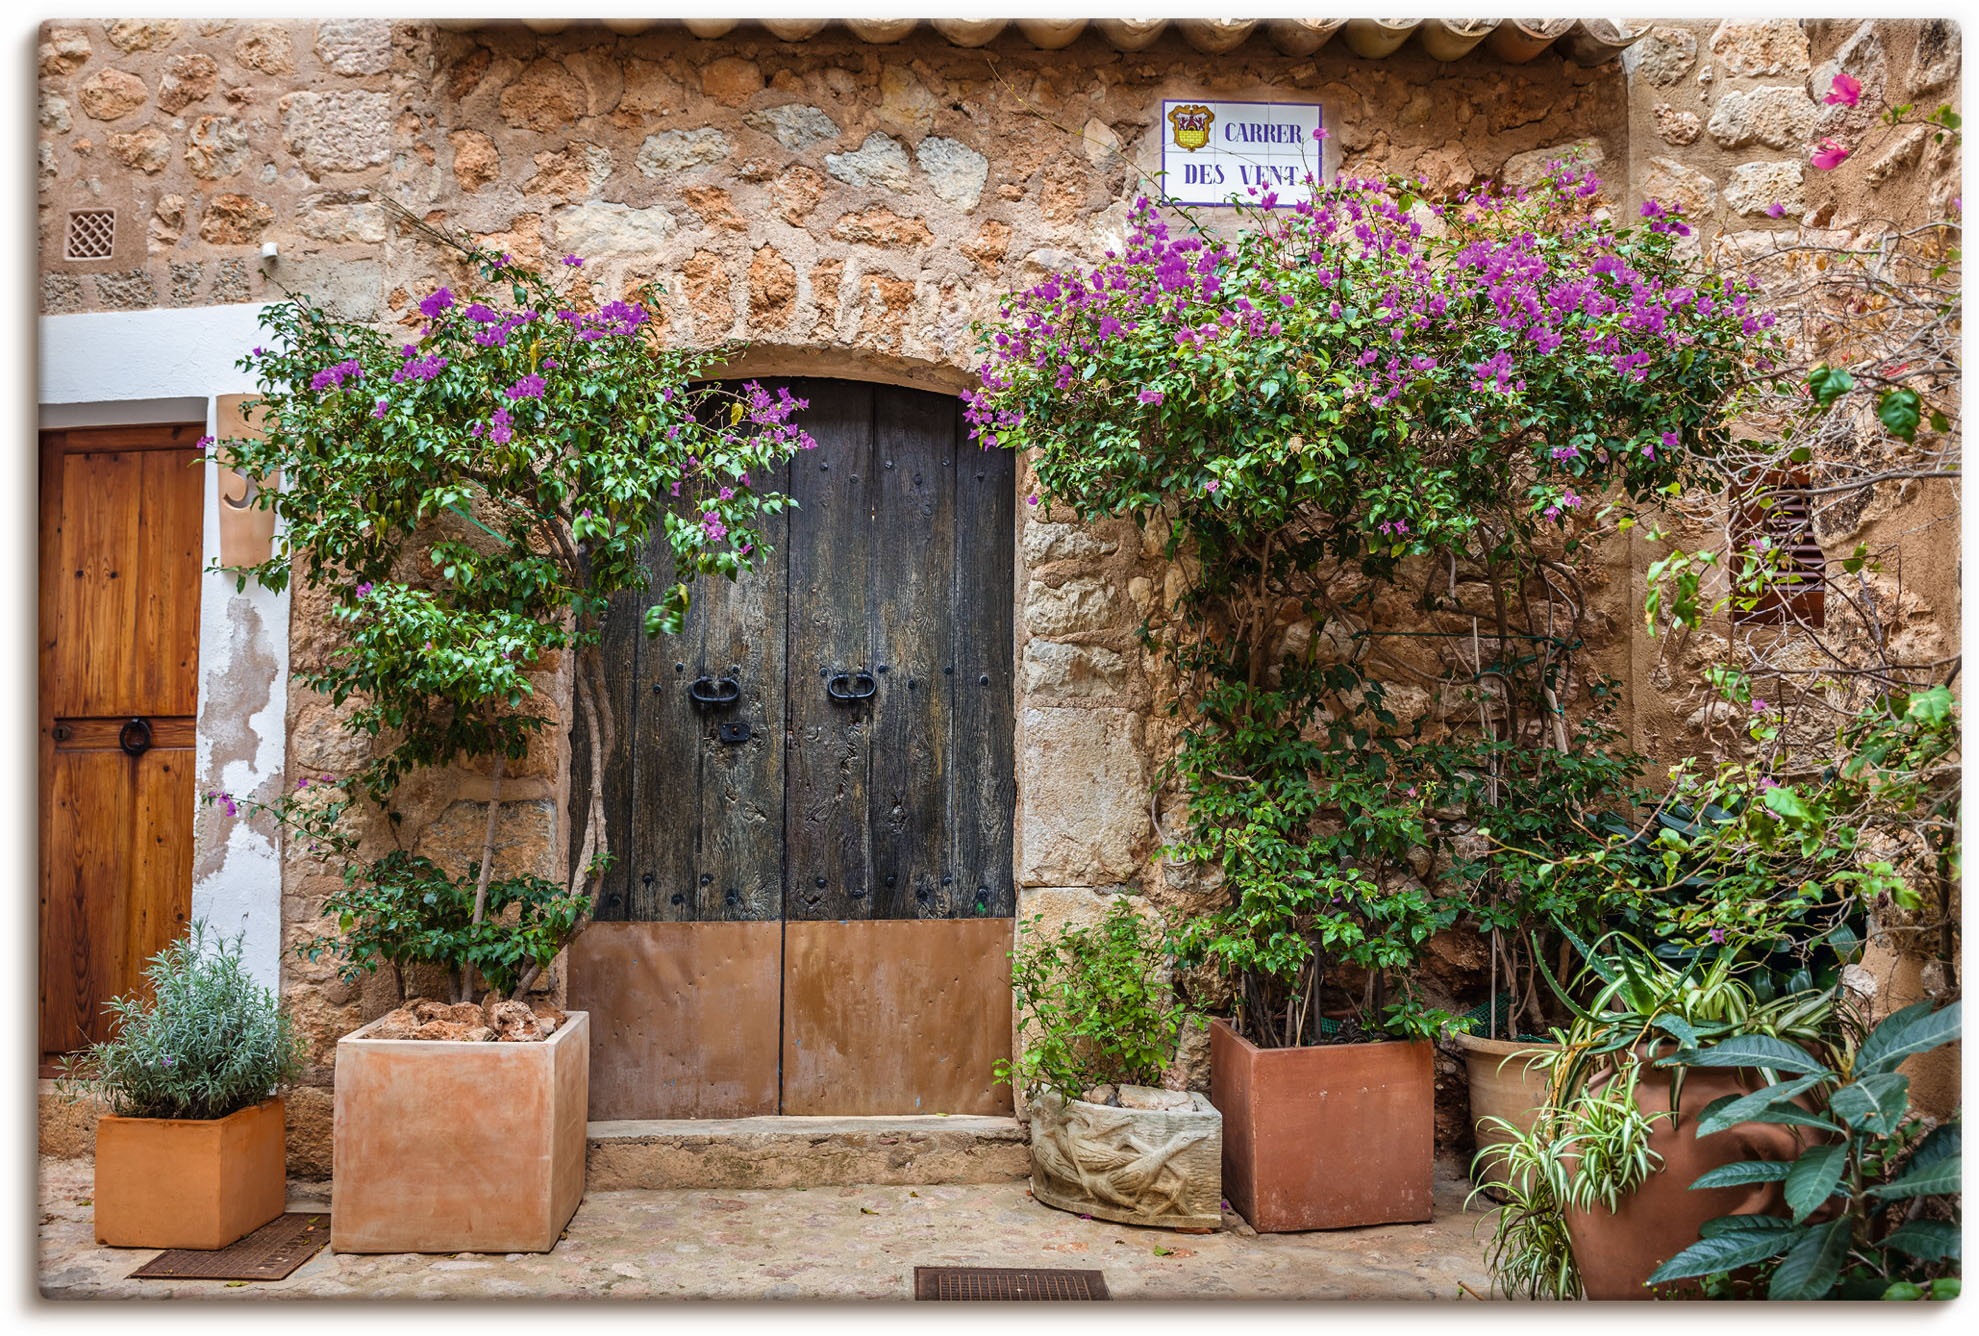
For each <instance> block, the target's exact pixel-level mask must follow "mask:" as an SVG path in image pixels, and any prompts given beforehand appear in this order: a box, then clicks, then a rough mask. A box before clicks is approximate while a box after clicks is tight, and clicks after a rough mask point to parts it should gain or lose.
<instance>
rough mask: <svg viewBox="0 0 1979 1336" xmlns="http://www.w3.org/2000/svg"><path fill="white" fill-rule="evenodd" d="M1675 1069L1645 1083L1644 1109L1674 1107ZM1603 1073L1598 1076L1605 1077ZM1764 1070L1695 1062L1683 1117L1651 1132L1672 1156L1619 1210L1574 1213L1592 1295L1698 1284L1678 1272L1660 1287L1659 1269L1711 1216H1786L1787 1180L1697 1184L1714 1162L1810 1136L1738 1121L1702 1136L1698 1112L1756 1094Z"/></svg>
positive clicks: (1771, 1151)
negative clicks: (1655, 1277) (1655, 1275)
mask: <svg viewBox="0 0 1979 1336" xmlns="http://www.w3.org/2000/svg"><path fill="white" fill-rule="evenodd" d="M1670 1075H1671V1073H1670V1072H1669V1071H1667V1070H1654V1069H1652V1071H1650V1072H1647V1073H1645V1074H1644V1075H1643V1078H1642V1080H1641V1083H1640V1084H1638V1085H1637V1087H1636V1094H1635V1099H1636V1106H1637V1107H1638V1108H1640V1109H1641V1110H1642V1111H1643V1112H1644V1113H1648V1114H1656V1113H1666V1112H1668V1111H1669V1109H1670ZM1597 1079H1598V1078H1597ZM1761 1084H1762V1081H1761V1078H1760V1076H1759V1074H1758V1073H1757V1072H1756V1071H1753V1070H1751V1069H1749V1068H1736V1069H1725V1068H1712V1067H1694V1068H1691V1069H1689V1070H1688V1071H1687V1072H1686V1073H1685V1076H1684V1084H1683V1095H1682V1105H1683V1112H1682V1118H1681V1120H1680V1121H1675V1122H1673V1121H1672V1120H1669V1119H1663V1120H1661V1121H1659V1122H1657V1123H1656V1125H1655V1129H1654V1131H1652V1132H1651V1133H1650V1137H1649V1146H1650V1149H1652V1150H1654V1151H1655V1152H1656V1153H1657V1154H1659V1155H1661V1156H1662V1157H1663V1165H1662V1168H1660V1169H1658V1170H1655V1171H1653V1172H1652V1173H1651V1174H1650V1175H1649V1177H1648V1179H1647V1180H1645V1181H1644V1183H1643V1184H1642V1186H1641V1187H1639V1188H1637V1189H1636V1190H1635V1191H1634V1192H1633V1193H1630V1194H1629V1195H1628V1196H1626V1197H1623V1198H1622V1199H1621V1200H1620V1202H1619V1203H1618V1209H1616V1210H1614V1211H1609V1210H1607V1209H1605V1208H1603V1207H1599V1206H1597V1207H1595V1208H1594V1209H1593V1210H1592V1211H1577V1210H1573V1209H1571V1208H1570V1209H1568V1210H1567V1211H1566V1212H1565V1215H1566V1225H1567V1236H1568V1238H1569V1239H1571V1240H1572V1242H1573V1249H1574V1265H1575V1267H1576V1268H1577V1269H1578V1270H1579V1271H1580V1279H1581V1288H1582V1290H1583V1291H1584V1292H1585V1293H1586V1297H1588V1298H1589V1299H1650V1298H1672V1297H1676V1296H1679V1295H1683V1294H1694V1293H1696V1292H1697V1286H1696V1284H1695V1282H1691V1281H1673V1282H1670V1283H1667V1284H1663V1285H1658V1286H1656V1287H1655V1289H1653V1290H1652V1289H1650V1288H1648V1287H1647V1285H1646V1284H1645V1282H1646V1281H1647V1280H1648V1279H1649V1276H1650V1273H1651V1272H1653V1271H1655V1270H1656V1268H1657V1267H1659V1266H1661V1265H1663V1263H1665V1262H1667V1261H1669V1260H1670V1258H1672V1257H1674V1256H1676V1255H1677V1254H1678V1253H1680V1252H1682V1251H1683V1250H1684V1249H1685V1248H1688V1247H1689V1246H1690V1245H1691V1244H1693V1243H1695V1242H1697V1239H1698V1231H1699V1230H1700V1229H1702V1228H1703V1226H1704V1223H1705V1221H1707V1220H1715V1219H1717V1218H1718V1217H1719V1216H1721V1215H1748V1214H1770V1215H1784V1214H1785V1213H1786V1200H1785V1197H1784V1195H1783V1194H1782V1192H1781V1188H1780V1185H1779V1184H1778V1183H1754V1184H1750V1185H1748V1186H1744V1187H1729V1188H1707V1189H1705V1190H1704V1191H1702V1192H1695V1191H1692V1190H1691V1186H1690V1185H1691V1184H1692V1183H1694V1182H1696V1181H1697V1178H1698V1176H1699V1175H1701V1174H1703V1173H1705V1172H1706V1171H1707V1170H1711V1169H1716V1168H1717V1167H1718V1166H1719V1165H1724V1164H1730V1163H1732V1162H1733V1161H1735V1160H1792V1159H1796V1158H1798V1157H1799V1155H1800V1153H1801V1150H1802V1149H1803V1148H1804V1145H1805V1142H1804V1140H1803V1137H1802V1136H1801V1135H1798V1133H1800V1132H1802V1131H1804V1129H1796V1128H1792V1127H1782V1126H1780V1125H1779V1124H1777V1123H1737V1124H1735V1125H1733V1126H1731V1127H1728V1128H1726V1129H1725V1130H1724V1131H1722V1132H1714V1133H1712V1134H1711V1135H1710V1136H1707V1137H1702V1138H1700V1137H1698V1136H1697V1135H1696V1128H1697V1117H1698V1115H1699V1114H1700V1113H1702V1112H1703V1110H1704V1108H1705V1106H1706V1105H1708V1104H1710V1103H1711V1101H1712V1100H1714V1099H1718V1098H1719V1097H1721V1096H1724V1095H1743V1094H1749V1093H1751V1092H1752V1091H1754V1090H1757V1089H1759V1087H1760V1085H1761Z"/></svg>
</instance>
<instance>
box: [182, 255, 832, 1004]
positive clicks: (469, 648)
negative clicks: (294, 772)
mask: <svg viewBox="0 0 1979 1336" xmlns="http://www.w3.org/2000/svg"><path fill="white" fill-rule="evenodd" d="M424 230H426V231H427V232H428V234H429V235H430V236H433V237H435V238H436V239H438V240H440V241H442V242H443V243H445V244H446V245H447V246H448V247H450V248H451V249H452V251H453V253H454V254H455V255H456V256H457V257H458V259H459V261H460V264H461V267H462V269H463V271H464V272H467V273H470V274H475V275H478V278H479V280H480V283H481V285H482V286H483V290H482V291H479V292H466V291H462V292H458V293H456V292H455V291H453V290H452V289H451V288H449V287H446V286H436V287H434V288H433V289H432V290H431V291H429V292H427V293H425V294H424V295H423V296H422V297H421V298H420V300H419V302H418V310H417V317H416V319H414V318H409V319H408V321H407V322H406V323H405V325H404V326H402V327H399V328H393V329H380V328H375V327H373V326H370V325H365V324H361V323H358V322H355V321H350V320H344V319H338V318H335V317H333V316H332V315H331V314H329V313H328V312H326V311H325V310H324V309H323V308H322V307H321V306H319V305H317V304H315V303H313V302H311V301H310V300H308V299H307V298H294V299H291V300H287V301H283V302H280V303H277V304H275V305H273V306H271V307H270V308H269V309H268V310H267V311H266V312H264V313H263V315H262V324H263V326H264V328H265V329H266V330H267V333H268V343H267V346H266V347H265V348H256V349H255V350H254V351H253V352H252V353H251V354H250V355H249V356H248V357H247V358H245V359H244V360H243V363H242V365H243V367H244V368H245V369H248V370H251V371H252V372H253V373H254V374H255V375H256V376H257V377H258V379H259V385H260V394H259V396H258V398H257V399H256V400H254V401H253V402H251V403H250V404H249V405H248V409H249V411H250V412H251V414H252V421H253V424H254V425H255V427H256V428H258V430H259V432H260V434H259V435H256V436H252V437H248V438H246V439H239V440H227V441H223V442H219V443H218V447H217V448H218V449H220V450H222V451H223V452H224V454H225V456H226V458H227V460H228V462H229V463H230V464H231V465H232V466H233V467H235V468H237V469H239V470H241V471H242V472H244V473H246V474H248V475H250V476H260V477H275V476H277V475H279V478H280V486H279V487H271V488H268V489H266V490H264V491H262V492H261V493H260V494H259V497H260V500H259V504H262V505H264V506H268V507H272V508H273V510H274V511H275V513H276V514H277V516H279V517H280V520H281V522H282V527H281V531H280V533H279V534H278V536H277V538H276V540H275V548H274V551H273V553H272V554H271V556H270V557H269V559H268V560H267V561H265V562H262V563H260V564H259V565H256V566H252V567H248V568H245V569H243V570H241V571H240V573H239V576H240V582H241V584H242V586H243V587H245V584H246V582H247V581H248V580H249V579H253V580H257V581H259V582H260V583H261V584H262V585H264V586H266V587H268V588H270V589H276V590H279V589H282V588H285V587H286V586H287V584H288V583H289V581H290V580H291V578H294V579H297V580H300V581H301V582H302V583H303V584H304V585H307V586H309V587H311V588H312V589H314V590H316V591H319V592H320V594H321V595H323V596H324V597H325V598H326V600H327V603H328V614H327V615H328V617H329V619H330V621H331V622H332V623H333V624H334V626H335V628H336V630H337V631H338V632H339V633H340V639H339V641H338V643H337V644H336V646H335V647H334V648H333V649H331V650H330V651H329V652H328V653H327V654H326V655H325V656H324V657H323V658H322V659H321V661H320V662H317V663H312V664H310V665H308V666H306V667H303V668H301V669H299V671H298V673H297V676H298V678H299V679H300V680H301V681H302V682H303V683H304V684H305V685H306V686H308V687H309V688H310V689H311V690H313V691H317V692H321V693H322V694H323V695H325V696H327V697H328V698H329V699H330V700H331V701H332V702H333V703H334V704H336V705H337V706H339V707H341V708H342V709H343V711H344V718H345V726H346V727H347V728H348V729H349V730H350V731H352V732H353V733H355V734H357V735H358V736H360V737H361V738H363V739H364V740H365V741H366V742H367V744H369V748H368V750H369V757H370V759H368V760H367V761H366V762H365V763H364V764H363V765H362V766H361V767H359V768H357V769H356V770H355V771H354V772H352V773H350V774H347V775H342V776H336V777H325V779H323V780H318V781H315V782H314V784H313V786H312V783H311V781H310V780H308V779H305V780H304V781H302V782H301V784H300V785H299V787H298V789H297V790H296V791H294V792H291V793H289V794H288V795H286V796H284V797H282V798H281V799H280V800H279V801H276V802H267V803H264V802H260V801H259V800H252V801H254V802H255V805H256V806H257V807H258V808H260V809H263V810H268V811H270V812H272V813H273V814H274V815H275V816H276V817H277V818H278V819H281V820H284V821H286V822H287V823H288V824H289V825H290V827H291V829H292V830H293V831H294V832H295V834H296V835H297V836H298V837H299V838H302V839H305V840H307V841H309V842H310V846H311V848H312V849H313V851H315V852H317V853H319V854H321V855H322V856H324V857H326V858H334V859H337V860H339V861H342V862H343V863H344V867H345V887H344V890H343V891H342V892H341V893H340V894H339V895H337V896H333V897H332V898H331V900H330V902H329V903H327V904H326V905H325V907H324V908H325V912H326V913H328V914H330V915H333V916H335V917H336V918H337V920H338V925H339V930H340V934H341V935H340V937H339V938H338V939H337V940H336V941H335V942H333V943H332V942H322V941H319V942H317V943H313V944H311V947H310V948H309V949H310V950H311V951H312V952H316V951H321V950H324V949H326V948H327V949H333V950H335V951H337V952H338V953H340V954H341V955H342V956H343V957H344V959H345V961H346V963H347V965H348V966H349V967H351V968H356V969H369V968H373V967H375V966H376V965H378V964H380V963H389V964H391V965H393V966H395V967H396V966H402V965H406V964H421V963H426V964H442V965H445V966H447V967H449V968H450V969H451V970H452V971H453V972H454V976H455V987H456V993H457V996H465V995H466V993H467V991H468V990H469V989H470V988H471V987H472V986H473V984H474V977H473V976H474V975H475V974H477V973H478V974H479V976H480V978H481V980H482V981H484V982H485V983H487V984H488V985H490V986H492V987H494V988H495V989H496V990H497V991H502V992H507V993H519V992H521V991H522V990H524V989H526V988H527V987H528V986H529V984H530V983H531V982H533V981H534V979H535V978H536V977H537V975H538V974H539V973H540V971H541V970H542V969H543V968H544V967H546V966H547V964H548V963H549V961H550V959H551V958H552V957H553V956H554V955H555V954H556V952H557V951H558V950H559V949H561V947H562V946H563V945H564V944H565V942H566V941H568V939H569V938H570V936H571V935H572V934H573V933H574V932H576V931H577V930H579V929H580V928H581V926H582V924H583V923H584V922H585V921H586V915H587V913H588V912H589V911H590V910H591V909H592V908H593V902H594V900H595V897H596V895H597V893H598V887H599V874H600V873H601V872H602V871H603V869H604V867H605V865H606V863H607V860H608V859H609V858H610V850H609V849H608V848H607V847H606V843H605V830H604V819H603V806H602V803H603V799H602V793H603V787H604V786H603V784H602V782H601V776H600V774H599V770H600V767H601V766H602V765H603V764H604V758H605V757H607V756H609V755H610V754H611V752H612V747H613V742H614V738H615V736H616V730H617V721H616V719H615V718H614V715H613V711H612V708H611V703H610V700H609V699H608V696H607V693H606V691H605V689H604V680H605V679H604V668H603V664H602V663H601V662H600V651H599V640H600V635H601V631H602V621H603V618H604V616H605V612H606V608H607V605H608V603H609V602H610V600H611V598H612V596H613V595H614V594H616V593H618V592H619V591H621V590H627V589H641V588H645V587H647V585H648V583H649V581H652V580H656V579H657V580H659V581H661V582H663V583H664V585H665V586H666V592H665V593H664V595H663V596H662V597H661V598H659V599H658V600H656V601H655V603H654V606H653V608H652V609H651V611H650V612H649V613H648V614H647V624H646V627H645V629H646V631H647V632H648V633H649V634H658V633H662V632H667V631H673V630H677V629H678V628H679V627H680V625H681V623H682V619H683V618H684V617H685V615H686V611H687V607H688V602H689V597H690V587H691V585H692V582H693V581H694V580H695V579H696V578H697V577H701V576H722V577H728V578H733V577H734V576H736V575H737V574H738V573H739V572H742V571H744V570H747V569H748V568H749V566H750V564H751V562H752V560H754V559H755V558H756V557H757V556H758V555H759V554H760V544H761V541H762V540H761V535H760V533H759V531H758V529H757V528H756V527H755V526H756V522H757V519H758V517H759V516H761V515H764V514H770V513H774V512H776V511H778V510H780V509H782V508H783V507H784V506H785V505H786V504H787V498H785V497H784V496H782V495H781V494H779V493H777V492H775V491H773V490H770V489H768V488H767V487H765V485H764V484H765V483H766V482H768V481H769V480H771V479H773V478H774V477H775V476H776V475H777V472H778V469H779V467H780V466H781V464H782V463H783V461H784V460H785V459H786V458H787V457H788V456H789V455H790V454H791V453H792V452H793V451H794V450H797V449H803V448H809V447H811V446H812V445H813V444H815V443H814V442H813V441H812V440H811V439H810V438H809V436H808V435H807V434H806V433H805V432H804V431H803V430H802V429H801V428H800V427H799V426H798V425H797V424H796V422H795V420H794V415H795V414H796V412H797V411H798V410H800V409H801V408H802V407H803V406H804V405H803V402H802V401H801V400H796V399H793V398H792V397H791V396H790V394H789V392H788V391H787V390H786V391H781V392H778V393H771V392H770V391H768V390H766V389H764V388H762V387H761V386H759V385H756V384H753V383H752V384H749V385H747V386H745V387H744V388H743V389H742V390H741V391H740V392H739V393H736V392H732V391H729V390H726V389H723V388H720V387H713V386H697V385H696V384H695V382H696V381H697V379H698V378H699V377H701V376H703V375H704V374H705V368H706V367H708V366H709V365H711V364H714V363H718V362H719V361H721V360H722V359H723V358H724V357H725V356H727V355H729V354H731V353H732V352H733V350H732V349H716V350H713V351H697V352H691V353H690V352H685V351H681V350H677V349H672V348H669V347H667V346H666V345H665V344H664V343H663V342H662V341H661V340H660V339H659V337H658V336H657V334H656V333H655V330H654V327H653V321H652V319H651V317H650V314H649V312H650V310H651V308H652V306H653V304H654V300H655V295H656V293H655V290H653V289H650V288H648V289H643V290H641V291H640V292H638V293H635V294H633V295H631V296H629V297H628V298H625V299H621V300H615V301H607V302H604V303H602V304H597V303H596V302H594V301H592V300H591V299H590V291H591V290H590V285H589V283H588V282H587V280H586V278H585V276H584V274H583V269H582V265H583V261H582V259H581V258H580V257H578V256H574V255H573V256H568V257H565V258H564V260H563V261H562V263H561V264H557V265H553V266H551V268H552V270H553V271H554V272H553V274H545V273H542V272H540V271H538V270H536V269H534V268H532V267H530V266H528V265H524V264H521V263H519V262H517V261H516V260H514V259H513V258H512V257H510V256H508V255H497V254H494V253H492V252H489V251H487V250H485V249H482V248H480V247H477V246H475V245H472V244H470V243H468V242H465V241H461V240H458V239H455V238H450V237H446V236H444V235H441V234H437V233H433V232H432V231H431V229H424ZM560 664H561V665H563V666H564V667H565V669H566V670H567V671H568V674H569V678H570V681H571V684H572V697H571V699H572V701H573V705H574V709H575V712H576V722H577V723H578V724H579V725H580V726H581V727H582V729H583V731H584V736H585V738H586V739H587V740H588V743H589V754H590V757H591V775H590V793H591V800H590V803H589V805H588V808H587V810H586V811H585V812H584V813H583V814H582V816H581V818H580V819H579V821H578V823H577V825H576V829H575V831H574V832H573V841H574V850H575V857H574V859H573V864H572V866H573V869H574V871H573V873H572V875H571V878H570V881H569V883H568V884H567V885H558V884H557V883H555V882H552V881H549V880H547V879H545V878H542V877H540V876H533V875H523V876H513V877H505V878H495V877H494V876H493V864H494V861H495V858H494V854H495V846H496V836H497V817H498V812H499V799H500V788H501V783H502V776H503V770H504V767H505V765H507V764H509V763H513V762H519V761H521V760H522V759H523V758H524V757H525V756H527V754H528V752H529V749H530V747H531V745H532V742H534V741H537V740H539V739H544V738H545V734H546V730H547V729H549V728H550V726H551V724H552V722H553V718H554V712H553V711H552V710H550V709H548V708H546V707H545V704H544V703H543V701H542V699H541V696H540V694H539V692H540V689H541V687H542V684H543V683H544V681H545V680H546V679H547V678H548V677H549V676H550V675H551V674H554V673H556V672H557V671H558V670H559V665H560ZM455 764H474V765H480V766H483V767H485V768H486V769H487V771H488V775H489V781H488V782H489V792H488V801H487V824H486V829H485V833H484V838H483V840H482V842H481V843H482V848H481V857H480V859H479V860H478V861H477V862H475V863H473V864H472V865H470V866H469V867H468V868H466V869H447V868H442V867H441V866H439V865H438V864H436V863H435V862H433V861H432V860H430V859H427V858H424V857H419V856H416V855H414V854H411V853H409V852H407V851H405V850H403V849H399V848H388V849H383V850H380V849H378V847H377V846H378V844H379V840H378V839H376V838H367V837H366V835H365V829H366V828H364V827H362V826H361V825H357V824H353V818H355V817H357V816H358V815H359V814H360V813H361V812H364V811H370V812H380V811H381V812H382V813H383V814H384V815H385V816H386V817H387V821H386V823H385V827H384V835H385V837H386V839H385V842H386V843H394V842H395V837H396V827H397V824H398V815H397V813H396V811H395V809H394V807H393V798H394V794H395V793H396V792H397V790H398V788H399V786H400V784H401V783H402V781H404V780H405V779H406V777H407V776H408V775H410V774H412V773H413V772H414V771H417V770H420V769H427V768H432V767H440V766H449V765H455ZM219 796H220V797H223V798H224V801H225V805H226V806H227V808H228V810H229V811H230V812H231V811H235V810H237V809H238V807H239V806H240V803H241V802H242V801H249V800H246V799H243V800H236V799H234V798H232V797H226V796H225V795H219ZM360 848H362V849H363V850H364V851H365V852H363V853H362V854H360V852H359V851H360Z"/></svg>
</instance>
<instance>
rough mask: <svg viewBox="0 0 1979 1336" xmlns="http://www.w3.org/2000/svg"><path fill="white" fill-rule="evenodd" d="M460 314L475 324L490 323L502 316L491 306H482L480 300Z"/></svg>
mask: <svg viewBox="0 0 1979 1336" xmlns="http://www.w3.org/2000/svg"><path fill="white" fill-rule="evenodd" d="M461 314H462V315H464V316H466V317H467V318H468V319H469V320H472V321H473V322H474V323H475V324H477V325H492V324H494V323H495V322H496V321H498V320H500V319H501V318H502V317H501V313H500V312H498V311H496V310H494V309H493V308H492V307H487V306H483V305H482V304H481V303H480V302H475V303H474V304H473V305H471V306H469V307H468V308H467V309H466V310H465V311H462V312H461Z"/></svg>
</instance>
